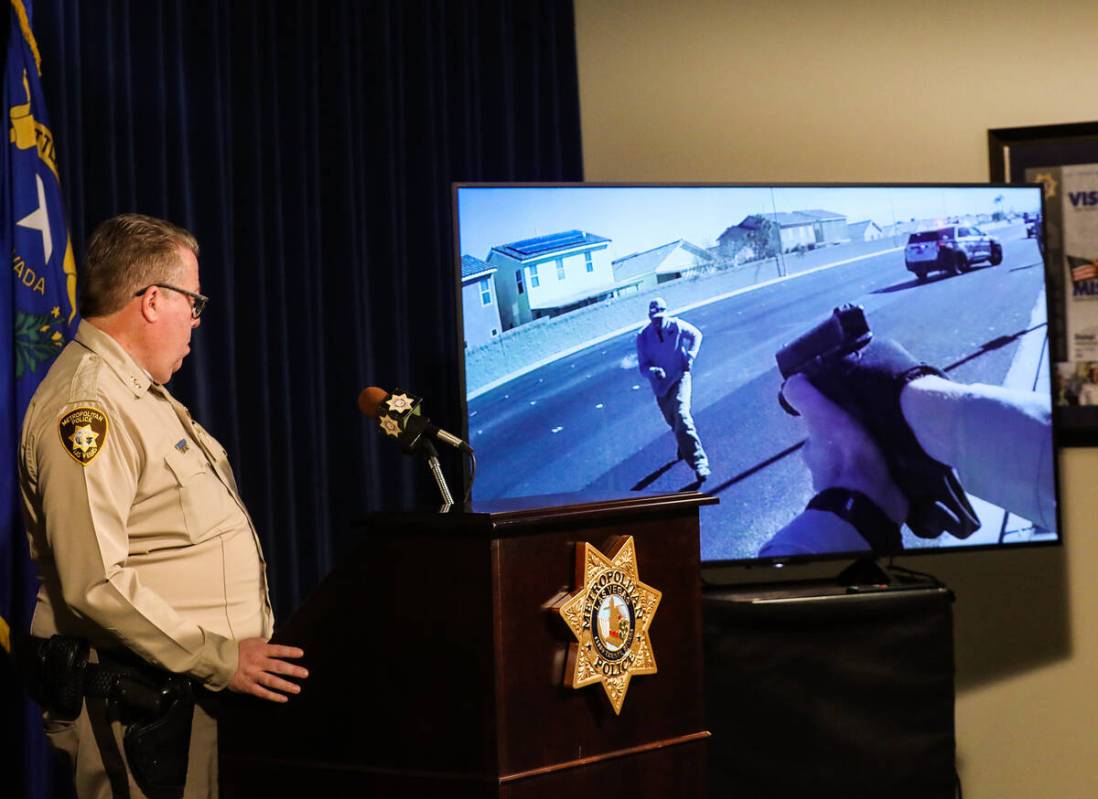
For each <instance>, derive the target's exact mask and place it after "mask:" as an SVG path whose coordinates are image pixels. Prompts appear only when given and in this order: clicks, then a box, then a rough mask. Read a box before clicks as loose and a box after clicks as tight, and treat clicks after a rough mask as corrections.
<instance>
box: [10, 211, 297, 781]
mask: <svg viewBox="0 0 1098 799" xmlns="http://www.w3.org/2000/svg"><path fill="white" fill-rule="evenodd" d="M206 301H207V298H206V297H205V296H203V295H202V294H201V293H200V284H199V276H198V243H197V241H196V240H195V239H194V237H193V236H192V235H191V234H190V233H189V232H187V231H186V230H183V229H182V228H179V227H176V226H175V225H173V224H171V223H169V222H165V221H163V220H159V219H154V218H151V217H147V216H142V215H138V214H123V215H121V216H117V217H115V218H113V219H110V220H108V221H106V222H104V223H103V224H102V225H100V227H99V228H98V229H97V230H96V231H95V232H94V233H93V235H92V237H91V239H90V240H89V242H88V248H87V258H86V262H85V265H84V270H83V274H82V282H81V285H80V313H81V315H82V316H83V321H81V322H80V325H79V328H78V330H77V333H76V336H75V338H74V339H73V340H72V341H70V342H69V343H68V345H67V346H66V347H65V348H64V350H63V351H62V352H61V354H60V355H59V356H58V358H57V360H56V361H55V362H54V364H53V366H52V368H51V369H50V370H49V373H48V374H47V376H46V378H45V379H44V380H43V381H42V383H41V385H40V386H39V387H38V390H37V391H36V392H35V395H34V397H33V399H32V400H31V403H30V406H29V408H28V410H27V415H26V417H25V419H24V424H23V432H22V438H21V442H20V453H19V455H20V464H19V479H20V488H21V492H22V499H23V508H24V515H25V519H26V523H27V530H28V538H29V542H30V550H31V556H32V558H33V560H34V562H35V564H36V565H37V568H38V572H39V578H40V587H39V590H38V595H37V604H36V608H35V613H34V619H33V622H32V627H31V633H32V634H33V635H35V636H39V637H41V638H49V637H50V636H53V635H55V634H58V633H63V634H67V635H71V636H76V637H78V638H80V639H83V640H86V641H87V642H89V643H90V645H91V651H90V658H89V659H90V660H91V661H92V662H96V661H99V662H104V661H106V660H107V659H110V658H112V657H114V656H121V657H122V658H123V660H124V659H125V658H126V657H129V658H134V659H138V658H139V662H140V663H142V664H145V663H148V664H153V665H154V666H155V667H157V668H159V669H162V670H164V671H165V673H167V672H174V673H176V674H186V675H189V676H190V677H192V678H193V679H194V681H195V682H196V683H197V684H199V685H200V686H202V687H201V688H200V689H199V690H198V693H199V695H200V697H205V698H206V699H207V700H209V699H210V698H211V697H215V696H216V692H217V691H220V690H222V689H224V688H229V689H230V690H233V691H238V692H242V693H249V694H253V695H255V696H258V697H261V698H264V699H268V700H272V701H278V702H284V701H286V700H287V695H292V694H296V693H298V692H299V691H300V686H299V685H298V684H297V683H295V682H293V681H291V680H290V679H287V678H290V677H293V678H298V679H300V678H304V677H306V676H307V673H306V671H305V669H304V668H302V667H301V666H299V665H296V664H294V663H291V662H289V660H287V659H292V658H299V657H301V656H302V654H303V653H302V651H301V650H300V649H297V648H296V647H290V646H276V645H272V644H270V643H268V639H269V638H270V635H271V631H272V626H273V616H272V613H271V605H270V601H269V598H268V593H267V578H266V563H265V561H264V559H263V553H262V550H261V547H260V543H259V539H258V537H257V536H256V532H255V528H254V526H253V524H252V520H251V518H250V517H249V515H248V512H247V510H246V509H245V507H244V503H243V501H242V500H241V498H240V494H239V492H238V490H237V486H236V481H235V479H234V477H233V472H232V469H231V468H230V466H229V463H228V459H227V456H226V452H225V449H224V448H223V447H222V446H221V445H220V444H219V443H218V442H217V441H216V440H215V439H214V438H213V437H212V436H211V435H210V434H209V433H207V432H206V430H204V429H203V428H202V426H201V425H199V424H198V423H197V422H195V421H194V420H193V419H192V418H191V414H190V412H189V411H188V410H187V409H186V408H185V407H184V406H183V405H182V404H180V403H179V402H178V401H177V400H176V399H175V398H174V397H172V395H171V393H170V392H169V391H168V389H167V388H166V387H165V384H166V383H167V382H168V381H169V380H170V379H171V376H172V375H173V374H174V373H175V372H176V371H177V370H178V369H179V368H180V366H181V365H182V363H183V360H184V358H186V356H187V355H188V354H189V353H190V341H191V334H192V332H193V331H194V329H195V328H197V327H198V325H199V317H200V316H201V314H202V311H203V309H204V308H205V307H206ZM208 692H214V693H208ZM215 710H216V702H214V701H203V699H201V698H200V699H199V701H198V702H197V704H196V705H195V708H194V715H193V722H192V727H191V736H190V745H189V757H188V760H187V777H186V796H188V797H189V796H215V795H216V794H217V726H216V718H215V716H214V713H215ZM117 716H118V714H117V713H116V712H113V711H112V709H111V707H110V706H109V705H105V704H104V703H101V702H99V701H92V700H91V699H88V700H87V701H86V702H85V703H84V706H83V709H82V711H81V712H80V715H79V717H78V718H76V719H75V720H74V721H66V720H63V719H60V718H58V717H57V716H56V715H55V714H53V713H51V711H49V710H48V709H47V710H46V712H45V728H46V732H47V736H48V738H49V740H50V742H51V744H52V745H53V746H54V747H56V748H58V749H60V750H61V751H63V752H64V753H66V754H67V755H68V757H69V758H70V760H71V763H72V767H73V773H74V777H75V782H76V788H77V793H78V795H79V796H80V797H81V799H83V798H84V797H101V796H102V797H106V796H112V795H114V796H125V795H127V794H128V795H129V796H133V797H136V796H143V795H144V793H143V792H142V788H141V786H140V785H139V784H138V783H137V782H135V780H134V777H133V769H132V767H131V765H130V764H129V763H128V762H127V757H126V754H125V751H124V749H125V748H124V747H123V746H121V745H120V744H121V742H122V734H123V727H122V724H121V723H120V721H119V719H118V717H117Z"/></svg>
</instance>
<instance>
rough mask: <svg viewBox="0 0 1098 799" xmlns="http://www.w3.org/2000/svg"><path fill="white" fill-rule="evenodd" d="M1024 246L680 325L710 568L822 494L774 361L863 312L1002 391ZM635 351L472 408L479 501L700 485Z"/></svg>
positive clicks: (552, 371) (603, 349)
mask: <svg viewBox="0 0 1098 799" xmlns="http://www.w3.org/2000/svg"><path fill="white" fill-rule="evenodd" d="M997 235H999V234H998V232H997ZM1024 235H1025V234H1024V229H1021V228H1020V227H1019V228H1018V229H1017V230H1015V229H1014V228H1008V229H1006V230H1004V231H1002V233H1001V235H1000V237H1001V240H1002V241H1003V251H1004V258H1003V262H1002V263H1001V264H1000V265H999V266H996V267H989V266H987V265H986V264H981V265H978V266H976V267H974V268H973V270H972V271H971V272H968V273H966V274H961V275H958V276H946V275H941V274H938V275H934V276H932V277H931V279H930V280H929V281H928V282H927V283H924V284H919V283H917V282H916V281H915V279H914V276H913V275H911V274H910V273H909V272H908V271H907V270H906V269H905V268H904V264H903V252H902V251H899V252H892V253H886V254H882V255H878V256H874V257H872V258H868V259H866V260H862V261H857V262H855V263H850V264H845V265H843V266H837V267H834V268H830V269H826V270H822V271H818V272H814V273H811V274H806V275H798V276H796V277H794V278H791V279H789V280H787V281H785V282H782V283H778V284H775V285H771V286H767V287H764V288H760V289H756V290H752V291H749V292H746V293H743V294H740V295H738V296H734V297H730V298H727V299H724V300H720V301H716V302H713V303H710V304H707V305H704V306H702V307H697V308H694V309H693V310H690V311H686V312H684V313H682V314H681V315H682V317H683V318H685V319H687V320H688V321H689V322H691V323H692V324H694V325H696V326H697V327H699V328H700V329H701V330H702V333H703V334H704V341H703V343H702V347H701V352H700V354H699V356H698V359H697V361H696V363H695V365H694V373H693V374H694V377H693V379H694V402H693V408H694V418H695V421H696V422H697V425H698V430H699V433H700V435H701V438H702V442H703V444H704V446H705V448H706V450H707V452H708V454H709V459H710V464H711V467H712V469H713V474H712V476H711V478H710V479H709V481H708V482H706V483H705V485H704V490H705V491H706V492H707V493H711V494H713V495H715V496H718V497H720V500H721V502H720V505H718V506H715V507H712V508H705V509H703V515H702V555H703V558H705V559H707V560H713V559H718V560H738V559H744V558H750V557H753V556H754V554H755V553H756V552H757V551H758V549H759V547H760V546H761V545H762V544H763V543H765V542H766V541H767V540H768V539H769V538H770V536H771V535H773V533H774V532H775V531H776V530H778V529H779V528H781V527H782V526H783V525H784V524H786V523H787V522H788V521H789V520H790V519H791V518H792V517H793V516H794V515H796V514H797V513H799V512H800V511H801V509H803V507H804V504H805V502H807V501H808V499H809V498H810V497H811V495H812V489H811V482H810V477H809V474H808V471H807V469H806V468H805V466H804V464H803V462H802V460H801V457H800V454H799V450H798V449H797V447H798V445H799V444H800V442H801V441H802V440H803V438H804V428H803V423H802V422H801V421H800V420H799V419H796V418H794V417H791V416H788V415H787V414H786V413H785V412H784V411H783V410H782V409H781V407H780V406H779V405H778V402H777V394H778V389H779V386H780V385H781V378H780V376H779V374H778V371H777V367H776V365H775V361H774V353H775V352H776V351H777V350H778V349H779V348H780V347H782V346H783V345H784V344H786V343H788V342H789V341H791V340H792V339H794V338H795V337H797V336H798V335H800V334H801V333H802V332H804V331H805V330H807V329H808V328H810V327H811V326H813V325H815V324H816V323H818V322H819V321H821V320H823V319H824V318H826V317H827V316H828V315H829V314H830V313H831V311H832V309H833V308H835V307H836V306H838V305H842V304H844V303H858V304H860V305H862V306H863V307H864V308H865V310H866V315H867V317H868V319H869V323H870V326H871V328H872V329H873V331H874V335H876V336H884V337H888V338H892V339H894V340H895V341H898V342H899V343H900V344H902V345H903V346H904V347H906V348H907V349H908V350H909V351H910V352H912V353H913V354H914V355H915V356H916V357H917V358H920V359H923V360H925V361H927V362H929V363H931V364H934V365H936V366H938V367H940V368H943V369H946V370H947V371H949V373H950V376H951V377H953V378H955V379H957V380H960V381H962V382H983V383H993V384H999V383H1002V382H1003V379H1004V377H1005V375H1006V373H1007V371H1008V369H1009V368H1010V366H1011V362H1012V360H1013V358H1014V356H1015V353H1016V352H1017V350H1018V342H1017V339H1016V338H1013V337H1014V336H1015V335H1016V334H1019V333H1020V332H1022V331H1024V330H1026V329H1027V327H1028V326H1029V324H1030V321H1031V313H1032V311H1033V309H1034V306H1035V304H1036V303H1037V301H1038V299H1039V298H1040V296H1041V291H1042V287H1043V269H1042V263H1041V256H1040V254H1039V252H1038V250H1037V245H1036V244H1035V242H1034V240H1032V239H1026V238H1024ZM698 299H699V300H700V299H702V298H701V297H699V298H698ZM671 310H672V312H674V311H675V309H674V308H672V309H671ZM644 321H645V320H638V329H639V328H640V327H641V325H642V323H643V322H644ZM633 339H634V335H633V333H629V334H626V335H623V336H620V337H618V338H615V339H613V340H611V341H607V342H603V343H601V344H599V345H597V346H595V347H592V348H589V349H586V350H583V351H581V352H579V353H576V354H574V355H571V356H567V357H565V358H562V359H560V360H559V361H556V362H554V363H552V364H550V365H548V366H545V367H544V368H542V369H540V370H538V371H536V372H532V373H530V374H527V375H524V376H522V377H520V378H516V379H515V380H513V381H511V382H509V383H507V384H505V385H504V386H501V387H499V388H497V389H495V390H493V391H491V392H488V393H486V394H484V395H482V396H480V397H477V398H476V399H474V400H471V401H470V402H469V412H470V420H469V435H470V443H471V444H472V445H473V446H474V448H475V449H476V451H477V454H478V463H479V465H478V472H477V480H476V485H475V488H474V497H475V498H476V499H478V500H488V499H497V498H502V497H521V496H531V495H538V494H548V493H566V492H572V491H585V490H596V491H612V492H617V493H621V494H625V493H627V492H628V491H630V490H643V491H646V492H654V493H664V492H670V491H677V490H681V489H683V488H686V487H689V486H691V483H692V481H693V479H694V476H693V472H692V471H691V469H690V468H689V466H688V465H686V464H685V463H683V462H675V461H674V460H673V458H674V456H675V442H674V438H673V436H672V435H671V432H670V430H669V429H668V428H667V426H666V424H665V423H664V421H663V418H662V417H661V415H660V413H659V409H658V408H657V407H656V403H655V400H654V399H653V397H652V392H651V390H650V388H649V386H648V381H647V380H646V379H644V378H642V377H641V375H640V374H639V372H638V371H637V368H636V362H637V359H636V350H635V345H634V340H633Z"/></svg>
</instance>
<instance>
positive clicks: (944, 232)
mask: <svg viewBox="0 0 1098 799" xmlns="http://www.w3.org/2000/svg"><path fill="white" fill-rule="evenodd" d="M981 261H986V262H988V263H990V264H991V265H992V266H998V265H999V264H1000V263H1002V261H1003V245H1002V244H1000V243H999V241H998V240H997V239H994V238H992V237H991V236H988V235H987V234H985V233H984V232H983V231H982V230H980V229H979V228H978V227H969V226H966V225H949V226H947V227H941V228H937V229H935V230H922V231H919V232H918V233H912V234H911V236H909V237H908V240H907V247H905V248H904V265H905V266H906V267H907V271H909V272H913V273H914V274H915V277H916V278H918V279H919V281H923V280H926V276H927V275H928V274H929V273H930V272H948V273H949V274H952V275H956V274H959V273H961V272H967V271H968V270H969V269H970V268H972V265H973V264H977V263H980V262H981Z"/></svg>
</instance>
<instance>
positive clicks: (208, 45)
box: [26, 0, 582, 796]
mask: <svg viewBox="0 0 1098 799" xmlns="http://www.w3.org/2000/svg"><path fill="white" fill-rule="evenodd" d="M34 27H35V33H36V35H37V37H38V42H39V46H40V49H41V53H42V59H43V71H44V73H45V78H44V81H43V88H44V90H45V93H46V99H47V104H48V107H49V109H50V113H51V116H52V120H53V126H54V132H55V134H56V137H57V141H58V162H59V166H60V173H61V185H62V187H63V191H64V194H65V204H66V208H67V209H68V212H69V216H70V230H71V233H72V238H73V243H74V246H75V248H76V255H77V263H78V264H79V263H81V261H82V256H83V242H84V240H85V239H86V237H87V235H88V234H89V233H90V232H91V230H92V229H93V228H94V227H95V225H96V224H98V223H99V222H100V221H101V220H103V219H105V218H107V217H109V216H111V215H113V214H115V213H119V212H123V211H139V212H142V213H147V214H152V215H154V216H162V217H166V218H168V219H171V220H173V221H175V222H177V223H179V224H182V225H184V226H185V227H187V228H189V229H190V230H192V231H193V232H194V233H195V234H196V236H197V237H198V239H199V241H200V243H201V247H202V254H201V258H200V264H201V276H202V291H203V292H204V293H206V294H208V295H210V297H211V300H210V305H209V308H208V309H207V311H206V313H205V315H204V316H203V318H202V326H201V328H200V329H199V330H198V331H197V333H196V336H195V342H194V351H193V353H192V355H191V356H190V359H189V360H188V361H187V363H186V364H185V365H184V367H183V370H182V371H181V372H180V373H179V375H178V377H177V378H176V379H175V380H174V381H173V385H172V389H173V391H174V392H175V393H176V395H177V396H178V397H180V399H182V400H183V401H184V402H185V403H186V404H188V405H189V406H190V408H191V410H192V412H193V413H194V414H195V417H196V418H197V419H199V420H200V421H201V422H202V423H203V424H204V425H205V426H206V427H208V428H209V429H210V430H211V432H212V433H213V434H214V435H215V436H217V437H218V438H219V439H220V440H221V441H222V443H223V444H225V445H226V447H227V449H228V450H229V453H230V458H231V460H232V463H233V465H234V467H235V469H236V472H237V477H238V480H239V482H240V484H241V490H242V493H243V495H244V499H245V501H246V502H247V504H248V507H249V510H250V511H251V513H252V515H253V518H254V519H255V522H256V526H257V527H258V529H259V533H260V537H261V539H262V541H263V546H264V549H265V553H266V555H267V560H268V568H269V571H270V578H271V594H272V600H273V602H274V604H275V611H276V614H278V615H280V616H282V617H283V618H284V617H285V616H286V615H287V614H288V613H289V612H290V611H291V610H292V609H293V608H294V606H295V605H296V604H297V603H298V602H299V601H300V599H301V598H302V597H303V595H304V594H305V592H307V591H308V589H309V588H311V587H312V586H313V585H314V584H315V583H316V582H318V581H319V579H320V578H321V577H322V576H323V575H324V574H325V573H326V572H327V571H328V570H329V568H330V567H331V566H332V564H333V563H334V562H336V561H337V560H338V559H339V557H340V555H341V553H343V552H344V551H346V550H347V549H349V548H350V547H351V546H353V544H354V542H353V541H352V540H350V533H349V530H350V523H351V522H352V521H353V520H354V519H356V518H359V517H361V516H362V515H364V514H365V513H367V512H369V511H372V510H380V509H383V508H387V509H388V508H412V507H415V506H417V505H419V504H421V503H423V504H431V503H433V502H434V501H435V487H434V483H433V482H432V481H431V479H430V477H429V475H428V474H427V472H426V471H425V470H424V469H423V467H422V464H419V463H415V462H412V461H410V460H408V459H405V458H403V457H402V456H401V455H400V454H399V452H398V451H397V450H396V449H393V448H391V447H390V446H389V445H388V443H387V442H385V441H383V440H381V438H380V436H379V435H378V434H377V433H376V431H374V430H373V429H371V427H370V425H369V424H367V421H368V420H366V419H364V418H363V417H362V416H361V415H360V414H359V413H358V411H357V409H356V405H355V400H356V397H357V395H358V392H359V391H360V390H361V389H362V388H363V387H364V386H368V385H377V386H382V387H392V386H401V387H404V388H407V389H410V390H413V391H415V392H416V393H417V394H420V395H422V396H424V397H425V398H426V406H425V410H426V411H427V412H428V413H429V414H430V415H431V417H432V419H433V420H434V421H436V422H437V423H439V424H440V425H441V426H443V427H446V428H449V429H458V428H459V427H460V422H461V420H460V418H459V413H460V407H461V406H460V386H459V375H460V369H459V364H458V358H459V353H460V347H461V340H462V339H461V337H460V335H459V334H458V332H457V330H456V324H457V323H456V306H457V302H458V297H459V296H460V295H459V286H458V278H457V271H456V265H455V258H454V246H453V242H452V236H453V233H452V227H453V224H452V209H451V193H450V184H451V182H453V181H479V180H492V181H512V180H517V181H548V180H581V179H582V158H581V151H580V130H579V97H578V86H577V73H576V53H575V38H574V23H573V11H572V3H571V1H570V0H464V1H463V2H455V1H450V2H446V1H444V0H433V1H432V0H375V1H373V2H370V1H368V0H362V1H361V2H355V1H353V0H344V1H343V2H339V0H328V1H327V2H323V3H317V2H314V0H285V2H268V1H267V0H250V1H249V0H233V2H223V1H222V0H159V1H158V2H153V1H152V0H113V1H111V2H107V1H106V0H37V2H36V4H35V24H34ZM443 457H444V458H445V459H447V460H448V462H447V463H446V464H445V465H446V467H447V470H448V474H449V477H450V480H451V486H454V487H456V486H457V485H460V482H459V481H460V464H459V462H458V460H457V458H456V456H455V457H453V458H450V457H449V456H448V455H447V454H445V453H444V454H443ZM27 779H28V784H27V786H26V791H27V793H28V794H29V795H35V796H41V795H45V793H43V791H44V790H45V789H44V788H43V787H42V786H43V785H44V782H43V781H42V780H39V779H37V777H36V776H35V775H34V774H31V775H28V778H27Z"/></svg>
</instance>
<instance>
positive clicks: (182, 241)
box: [79, 214, 198, 316]
mask: <svg viewBox="0 0 1098 799" xmlns="http://www.w3.org/2000/svg"><path fill="white" fill-rule="evenodd" d="M180 247H183V248H185V249H188V250H190V251H191V252H193V253H194V256H195V257H196V258H197V257H198V241H197V239H195V237H194V236H193V235H191V233H190V232H189V231H187V230H184V229H183V228H181V227H179V226H178V225H173V224H172V223H171V222H167V221H165V220H163V219H157V218H155V217H152V216H145V215H144V214H119V215H118V216H115V217H112V218H110V219H108V220H107V221H106V222H103V223H102V224H100V225H99V227H97V228H96V229H95V232H94V233H92V234H91V238H89V239H88V250H87V253H86V255H85V257H84V268H83V269H82V270H81V272H80V280H79V284H80V302H79V305H80V315H81V316H107V315H108V314H112V313H114V312H115V311H118V310H121V309H122V308H123V307H125V305H126V303H127V302H129V301H130V300H131V299H133V296H134V294H135V293H136V292H138V291H140V290H141V289H143V288H146V287H147V286H150V285H152V284H153V283H161V282H163V283H169V282H172V281H173V280H177V279H178V278H179V277H180V272H181V271H182V268H183V262H182V260H181V259H180V257H179V248H180Z"/></svg>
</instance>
